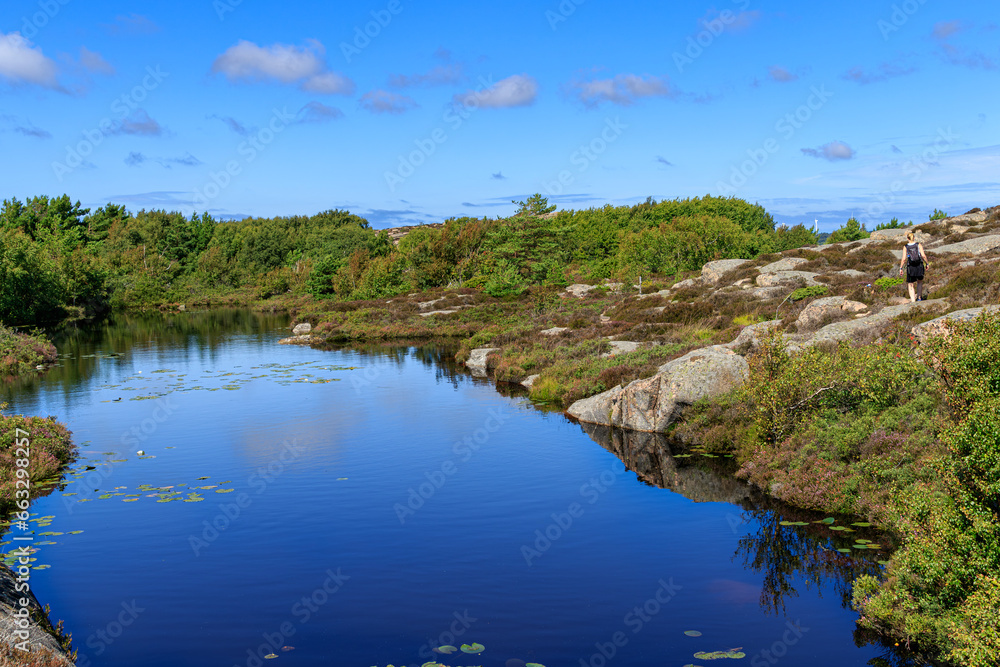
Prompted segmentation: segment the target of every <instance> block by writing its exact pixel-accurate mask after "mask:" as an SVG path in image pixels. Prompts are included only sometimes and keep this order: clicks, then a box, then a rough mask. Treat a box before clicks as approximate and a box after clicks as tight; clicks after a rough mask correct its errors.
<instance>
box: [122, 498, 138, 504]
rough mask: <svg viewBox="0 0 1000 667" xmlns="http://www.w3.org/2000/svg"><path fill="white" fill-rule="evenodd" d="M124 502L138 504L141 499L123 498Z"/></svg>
mask: <svg viewBox="0 0 1000 667" xmlns="http://www.w3.org/2000/svg"><path fill="white" fill-rule="evenodd" d="M122 502H123V503H137V502H139V499H138V498H122Z"/></svg>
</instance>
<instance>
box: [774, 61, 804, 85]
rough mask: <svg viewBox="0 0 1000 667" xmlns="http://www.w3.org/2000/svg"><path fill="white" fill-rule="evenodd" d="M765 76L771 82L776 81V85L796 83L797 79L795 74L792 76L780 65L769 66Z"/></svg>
mask: <svg viewBox="0 0 1000 667" xmlns="http://www.w3.org/2000/svg"><path fill="white" fill-rule="evenodd" d="M767 75H768V76H769V77H770V78H771V81H777V82H778V83H789V82H791V81H797V80H798V78H799V77H798V75H797V74H792V73H791V72H790V71H788V70H787V69H786V68H784V67H781V66H780V65H771V67H770V68H769V69H768V71H767Z"/></svg>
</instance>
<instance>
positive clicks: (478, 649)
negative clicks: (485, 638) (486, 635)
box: [461, 644, 486, 653]
mask: <svg viewBox="0 0 1000 667" xmlns="http://www.w3.org/2000/svg"><path fill="white" fill-rule="evenodd" d="M461 648H462V653H482V652H483V651H485V650H486V647H485V646H483V645H482V644H462V647H461Z"/></svg>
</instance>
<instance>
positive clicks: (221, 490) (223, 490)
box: [215, 489, 236, 493]
mask: <svg viewBox="0 0 1000 667" xmlns="http://www.w3.org/2000/svg"><path fill="white" fill-rule="evenodd" d="M235 490H236V489H216V490H215V492H216V493H232V492H233V491H235Z"/></svg>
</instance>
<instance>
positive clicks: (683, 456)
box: [674, 454, 691, 459]
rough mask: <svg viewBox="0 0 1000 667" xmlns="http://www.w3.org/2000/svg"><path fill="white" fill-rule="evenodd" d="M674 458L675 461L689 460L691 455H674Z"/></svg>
mask: <svg viewBox="0 0 1000 667" xmlns="http://www.w3.org/2000/svg"><path fill="white" fill-rule="evenodd" d="M674 458H675V459H689V458H691V455H690V454H674Z"/></svg>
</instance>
